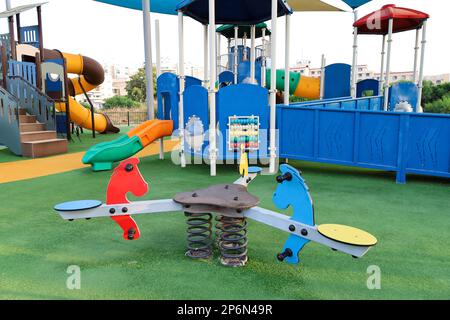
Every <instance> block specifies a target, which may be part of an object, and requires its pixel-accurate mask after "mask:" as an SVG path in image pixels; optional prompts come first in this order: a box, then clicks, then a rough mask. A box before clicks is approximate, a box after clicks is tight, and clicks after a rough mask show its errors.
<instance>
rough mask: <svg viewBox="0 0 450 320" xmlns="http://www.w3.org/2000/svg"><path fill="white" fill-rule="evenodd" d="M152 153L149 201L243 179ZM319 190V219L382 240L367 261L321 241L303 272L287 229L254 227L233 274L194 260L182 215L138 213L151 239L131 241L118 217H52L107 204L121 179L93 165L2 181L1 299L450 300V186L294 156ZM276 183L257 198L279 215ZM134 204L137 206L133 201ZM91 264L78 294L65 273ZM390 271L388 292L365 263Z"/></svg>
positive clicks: (270, 181) (261, 182) (256, 185)
mask: <svg viewBox="0 0 450 320" xmlns="http://www.w3.org/2000/svg"><path fill="white" fill-rule="evenodd" d="M166 159H167V160H165V161H160V160H159V159H158V156H157V155H156V156H151V157H145V158H143V159H142V161H141V164H140V170H141V172H142V174H143V176H144V177H145V178H146V180H147V181H148V182H149V185H150V191H149V193H148V194H147V195H146V196H145V197H144V198H139V200H143V199H148V200H150V199H158V198H171V197H172V196H173V195H174V194H175V193H177V192H181V191H186V190H190V189H195V188H202V187H206V186H208V185H210V184H215V183H228V182H230V181H234V179H235V178H236V176H237V170H236V168H235V167H233V166H227V167H225V166H220V167H219V172H218V173H219V174H218V176H217V177H209V176H208V171H209V168H208V167H207V166H206V165H205V166H198V165H196V166H189V167H188V168H186V169H182V168H180V167H178V166H174V165H173V164H172V162H171V161H170V160H169V155H166ZM290 164H291V165H293V166H295V167H297V168H299V169H301V170H302V171H303V176H304V177H305V179H306V180H307V182H308V185H309V186H310V188H311V194H312V197H313V200H314V203H315V210H316V217H317V218H316V219H317V221H316V223H317V224H320V223H324V222H327V223H330V222H331V223H333V222H336V223H344V224H351V225H353V226H357V227H360V228H363V229H366V230H370V231H371V232H372V233H373V234H375V235H376V236H377V238H378V240H379V244H378V245H377V246H376V247H374V248H373V249H372V250H371V251H370V254H368V255H366V256H365V257H364V258H363V259H358V260H356V259H352V258H351V257H349V256H347V255H343V254H340V253H336V252H333V251H331V250H327V249H326V248H324V247H322V246H319V245H316V244H314V243H312V244H309V245H308V249H307V250H305V251H304V252H303V253H302V256H301V262H300V264H299V265H297V266H295V265H294V266H293V265H288V264H283V263H279V262H278V261H277V260H276V257H275V253H276V252H278V251H279V248H280V246H281V245H282V244H283V242H284V241H285V239H286V234H285V233H283V232H281V231H277V230H274V229H271V228H269V227H266V226H264V225H261V224H259V223H255V222H252V221H250V222H249V223H250V226H249V257H250V260H249V263H248V265H247V266H246V267H245V268H226V267H223V266H221V265H220V262H219V261H218V259H217V254H216V256H215V257H214V258H213V259H211V260H209V261H206V262H204V261H192V260H191V259H189V258H187V257H185V256H184V251H185V245H186V239H185V238H186V232H185V229H186V224H185V218H184V216H183V214H181V213H173V214H165V215H152V216H138V217H136V220H137V222H138V223H139V225H140V228H141V232H142V237H141V239H139V240H137V241H123V240H122V237H121V230H120V229H119V228H117V225H116V224H115V223H114V222H113V221H112V220H110V219H98V220H91V221H76V222H65V221H63V220H62V219H61V218H60V217H59V216H58V215H57V214H56V213H55V212H54V211H53V210H52V207H53V205H54V204H55V203H60V202H63V201H67V199H74V200H75V199H99V200H104V199H105V194H104V193H105V190H106V186H107V183H108V180H109V177H110V174H111V172H99V173H95V174H94V173H92V172H91V170H90V169H89V168H84V167H83V168H81V169H78V170H73V171H69V172H64V173H59V174H53V175H49V176H45V177H39V178H35V179H31V180H24V181H16V182H10V183H4V184H1V190H2V192H1V193H0V203H2V210H1V214H0V228H1V229H2V233H1V234H0V259H1V261H2V267H1V276H0V298H1V299H448V297H449V296H450V277H449V274H448V261H449V260H450V252H449V251H448V250H445V247H444V246H445V244H446V243H449V242H450V235H449V234H448V232H447V231H448V230H449V228H450V216H449V215H448V214H446V212H444V211H445V209H443V208H448V207H450V197H449V196H448V195H449V182H448V180H444V179H439V178H428V177H420V176H412V177H411V178H410V179H409V181H408V184H406V185H398V184H395V183H394V182H393V179H394V175H393V174H392V173H383V172H379V171H369V170H365V169H355V168H347V167H338V166H332V165H326V166H324V165H319V164H311V163H305V162H296V161H291V162H290ZM274 188H275V184H274V177H273V176H260V177H258V179H257V180H256V181H255V182H253V183H252V184H251V186H250V187H249V191H250V192H251V193H253V194H255V195H257V196H258V197H260V198H261V206H263V207H265V208H268V209H275V207H274V205H273V203H272V201H271V196H272V193H273V191H274ZM130 200H137V199H136V198H134V197H130ZM70 265H78V266H80V268H81V290H68V289H67V288H66V280H67V277H68V274H67V273H66V270H67V268H68V267H69V266H70ZM372 265H376V266H379V267H380V268H381V290H369V289H367V286H366V281H367V278H368V276H369V275H368V274H367V268H368V267H369V266H372Z"/></svg>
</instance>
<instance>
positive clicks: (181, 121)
mask: <svg viewBox="0 0 450 320" xmlns="http://www.w3.org/2000/svg"><path fill="white" fill-rule="evenodd" d="M178 77H179V79H180V91H179V104H178V134H179V138H180V164H181V167H182V168H184V167H186V155H185V153H184V101H183V97H184V86H185V76H184V21H183V13H182V12H181V11H179V12H178Z"/></svg>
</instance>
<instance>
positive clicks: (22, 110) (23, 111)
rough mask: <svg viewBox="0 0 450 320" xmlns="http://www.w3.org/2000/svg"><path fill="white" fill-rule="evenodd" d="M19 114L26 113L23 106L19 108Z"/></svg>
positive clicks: (23, 114)
mask: <svg viewBox="0 0 450 320" xmlns="http://www.w3.org/2000/svg"><path fill="white" fill-rule="evenodd" d="M19 115H21V116H26V115H27V109H25V108H19Z"/></svg>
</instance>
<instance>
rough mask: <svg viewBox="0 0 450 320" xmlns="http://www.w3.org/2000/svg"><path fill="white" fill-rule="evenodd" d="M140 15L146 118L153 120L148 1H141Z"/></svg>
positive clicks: (153, 104)
mask: <svg viewBox="0 0 450 320" xmlns="http://www.w3.org/2000/svg"><path fill="white" fill-rule="evenodd" d="M142 14H143V18H144V49H145V77H146V91H145V92H146V96H147V99H146V100H147V117H148V119H153V118H154V112H155V103H154V100H153V96H154V89H153V61H152V31H151V22H150V1H149V0H142Z"/></svg>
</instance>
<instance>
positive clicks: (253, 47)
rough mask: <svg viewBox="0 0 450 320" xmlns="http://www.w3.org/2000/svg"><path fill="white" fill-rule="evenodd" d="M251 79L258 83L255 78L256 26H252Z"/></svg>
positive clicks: (253, 82) (252, 81)
mask: <svg viewBox="0 0 450 320" xmlns="http://www.w3.org/2000/svg"><path fill="white" fill-rule="evenodd" d="M250 39H251V41H250V81H251V83H252V84H255V83H256V79H255V62H256V52H255V50H256V49H255V41H256V26H251V27H250Z"/></svg>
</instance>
